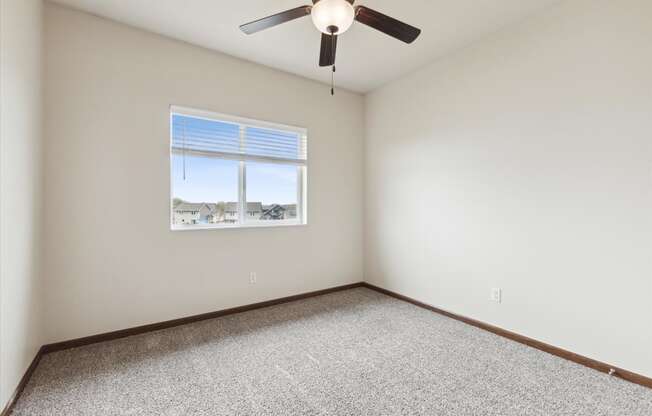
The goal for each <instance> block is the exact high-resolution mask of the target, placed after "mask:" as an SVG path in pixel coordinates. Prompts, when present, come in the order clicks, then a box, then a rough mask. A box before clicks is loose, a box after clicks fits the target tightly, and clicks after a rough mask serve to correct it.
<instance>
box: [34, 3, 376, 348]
mask: <svg viewBox="0 0 652 416" xmlns="http://www.w3.org/2000/svg"><path fill="white" fill-rule="evenodd" d="M45 30H46V41H45V47H46V57H45V62H46V78H45V82H46V99H45V111H46V121H45V127H46V130H45V131H46V134H45V138H46V158H45V173H46V194H45V205H46V212H47V215H46V225H45V233H46V245H47V247H48V250H47V253H46V258H45V268H46V269H47V271H48V281H47V284H46V286H45V290H46V291H47V294H48V296H47V310H46V322H47V333H46V338H47V341H50V342H52V341H58V340H65V339H70V338H74V337H79V336H86V335H90V334H94V333H98V332H105V331H111V330H115V329H120V328H126V327H131V326H134V325H140V324H146V323H151V322H158V321H162V320H166V319H172V318H178V317H183V316H187V315H192V314H197V313H202V312H208V311H213V310H217V309H223V308H228V307H232V306H237V305H243V304H248V303H252V302H258V301H263V300H267V299H273V298H278V297H282V296H287V295H292V294H297V293H301V292H306V291H311V290H317V289H324V288H328V287H331V286H337V285H342V284H348V283H353V282H357V281H360V280H362V198H363V192H362V189H363V179H362V175H363V168H362V165H361V161H362V160H363V155H362V151H363V136H364V132H363V128H364V121H363V120H364V108H363V104H364V102H363V98H362V97H361V96H359V95H356V94H351V93H348V92H345V91H339V92H338V93H337V95H336V96H335V97H334V98H332V97H331V96H330V95H329V89H328V87H326V86H324V85H321V84H318V83H315V82H312V81H308V80H306V79H303V78H298V77H296V76H292V75H289V74H286V73H282V72H278V71H275V70H271V69H268V68H265V67H261V66H258V65H255V64H251V63H247V62H245V61H241V60H237V59H234V58H231V57H228V56H225V55H222V54H218V53H215V52H211V51H208V50H204V49H201V48H198V47H194V46H190V45H188V44H185V43H181V42H177V41H173V40H169V39H166V38H162V37H160V36H157V35H153V34H149V33H146V32H142V31H139V30H135V29H132V28H129V27H126V26H123V25H120V24H117V23H114V22H111V21H108V20H103V19H99V18H96V17H92V16H90V15H87V14H83V13H80V12H76V11H72V10H69V9H65V8H61V7H59V6H55V5H52V4H47V5H46V29H45ZM171 104H176V105H182V106H189V107H193V108H199V109H205V110H211V111H216V112H220V113H226V114H232V115H237V116H243V117H249V118H254V119H259V120H267V121H273V122H277V123H282V124H289V125H297V126H303V127H307V128H308V129H309V158H310V160H309V191H308V204H309V205H308V210H309V215H308V219H309V224H308V225H307V226H298V227H286V228H266V229H239V230H211V231H185V232H171V231H169V197H170V195H169V176H170V174H169V126H168V122H169V114H168V107H169V105H171ZM251 271H255V272H257V273H258V283H257V284H256V285H250V284H249V272H251Z"/></svg>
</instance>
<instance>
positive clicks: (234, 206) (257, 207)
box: [225, 202, 263, 212]
mask: <svg viewBox="0 0 652 416" xmlns="http://www.w3.org/2000/svg"><path fill="white" fill-rule="evenodd" d="M225 210H226V211H237V210H238V203H237V202H227V203H226V207H225ZM247 211H254V212H262V211H263V203H262V202H247Z"/></svg>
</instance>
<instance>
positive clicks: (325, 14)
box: [311, 0, 355, 35]
mask: <svg viewBox="0 0 652 416" xmlns="http://www.w3.org/2000/svg"><path fill="white" fill-rule="evenodd" d="M311 16H312V22H313V23H314V24H315V26H316V27H317V29H319V31H320V32H322V33H326V34H327V35H330V34H331V32H330V30H328V28H329V26H336V27H337V31H336V32H335V33H336V34H338V35H339V34H342V33H344V32H346V31H347V30H349V28H350V27H351V25H352V24H353V18H354V17H355V11H354V10H353V6H352V5H351V3H349V2H348V1H346V0H320V1H319V2H317V4H315V5H314V6H312V12H311Z"/></svg>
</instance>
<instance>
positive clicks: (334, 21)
mask: <svg viewBox="0 0 652 416" xmlns="http://www.w3.org/2000/svg"><path fill="white" fill-rule="evenodd" d="M354 2H355V0H313V1H312V3H313V5H312V6H300V7H297V8H294V9H290V10H286V11H284V12H281V13H278V14H274V15H272V16H267V17H263V18H262V19H258V20H254V21H253V22H249V23H245V24H244V25H241V26H240V30H242V31H243V32H244V33H246V34H247V35H251V34H252V33H256V32H260V31H261V30H265V29H269V28H271V27H274V26H277V25H280V24H281V23H285V22H289V21H291V20H294V19H298V18H300V17H304V16H307V15H310V16H311V17H312V22H313V23H314V25H315V27H317V29H319V31H320V32H322V35H321V51H320V53H319V66H332V67H333V73H334V72H335V52H336V49H337V37H338V35H341V34H342V33H344V32H346V31H347V30H349V28H350V27H351V25H352V24H353V21H354V20H357V21H358V22H360V23H363V24H365V25H367V26H370V27H372V28H374V29H376V30H379V31H381V32H383V33H385V34H386V35H389V36H391V37H393V38H396V39H398V40H401V41H403V42H405V43H412V42H414V40H415V39H416V38H417V37H419V34H421V29H417V28H416V27H414V26H410V25H408V24H406V23H403V22H401V21H398V20H396V19H394V18H393V17H389V16H386V15H384V14H382V13H379V12H377V11H375V10H372V9H370V8H368V7H365V6H353V3H354ZM332 81H333V79H332V78H331V83H332ZM331 94H334V89H333V87H332V85H331Z"/></svg>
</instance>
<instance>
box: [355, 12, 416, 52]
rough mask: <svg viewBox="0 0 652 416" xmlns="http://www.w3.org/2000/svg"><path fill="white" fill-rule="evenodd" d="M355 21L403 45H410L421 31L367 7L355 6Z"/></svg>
mask: <svg viewBox="0 0 652 416" xmlns="http://www.w3.org/2000/svg"><path fill="white" fill-rule="evenodd" d="M355 20H357V21H358V22H360V23H364V24H365V25H367V26H371V27H373V28H374V29H376V30H379V31H381V32H383V33H385V34H386V35H389V36H391V37H393V38H396V39H398V40H402V41H403V42H405V43H412V42H414V40H415V39H416V38H417V37H419V35H420V34H421V29H417V28H416V27H414V26H410V25H408V24H406V23H403V22H401V21H398V20H396V19H394V18H393V17H389V16H386V15H384V14H382V13H379V12H377V11H375V10H371V9H370V8H368V7H364V6H356V8H355Z"/></svg>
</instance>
